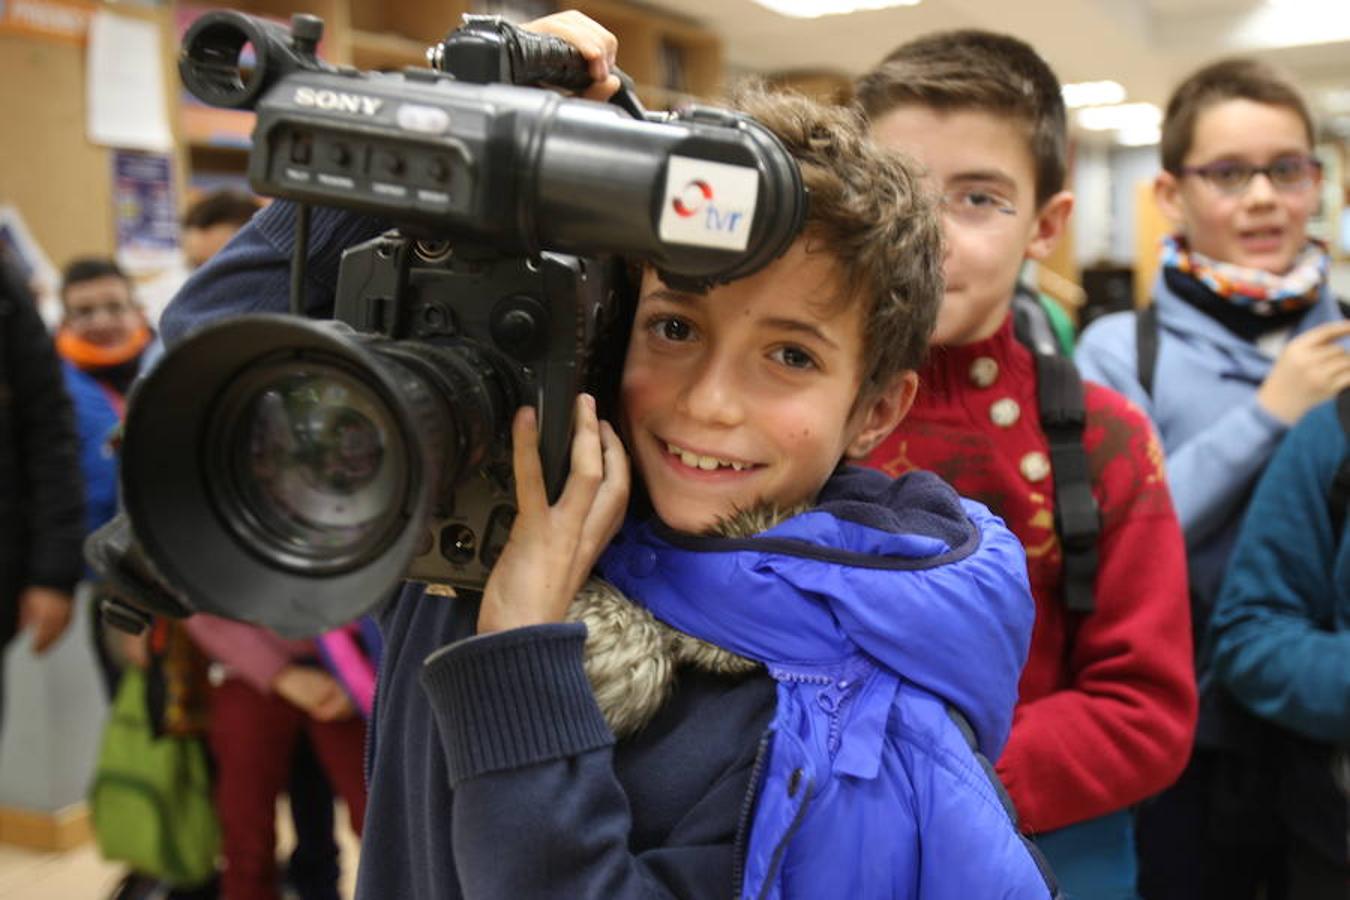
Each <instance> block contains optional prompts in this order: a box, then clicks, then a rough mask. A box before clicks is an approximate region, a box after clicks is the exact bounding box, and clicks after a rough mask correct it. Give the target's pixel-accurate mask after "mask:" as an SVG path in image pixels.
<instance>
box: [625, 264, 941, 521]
mask: <svg viewBox="0 0 1350 900" xmlns="http://www.w3.org/2000/svg"><path fill="white" fill-rule="evenodd" d="M806 247H807V244H806V240H805V239H798V240H797V242H796V243H795V244H794V245H793V246H792V248H791V249H790V250H789V251H788V252H787V254H785V255H784V256H783V257H782V258H781V259H779V260H777V261H775V262H774V263H771V264H770V265H769V266H767V267H766V268H764V269H762V270H760V271H759V272H757V273H755V274H754V275H752V276H750V277H749V278H744V279H741V280H739V281H735V282H732V283H731V284H727V285H719V286H717V287H715V288H713V289H711V290H710V291H708V292H707V293H705V294H691V293H684V292H681V291H676V290H673V289H671V288H669V287H667V286H666V285H665V284H663V283H662V282H661V280H660V279H659V278H658V277H657V276H656V274H655V273H654V272H652V271H650V270H648V271H646V272H644V274H643V278H642V290H641V295H640V298H639V300H638V307H637V314H636V318H635V319H634V323H633V334H632V337H631V340H630V341H629V347H628V357H627V359H626V361H625V363H624V373H623V384H622V391H621V405H622V425H623V432H624V436H625V438H626V442H627V444H628V451H629V453H630V454H631V456H632V458H633V461H634V463H635V465H636V467H637V470H638V472H639V473H640V474H641V476H642V480H643V482H644V484H645V486H646V489H647V493H648V496H649V497H650V499H651V502H652V506H653V508H654V510H655V511H656V514H657V515H658V516H660V517H661V519H662V520H663V521H664V522H665V523H666V524H667V525H669V526H671V527H672V528H676V529H679V530H681V531H688V532H701V531H705V530H707V529H708V528H710V527H712V526H713V525H714V524H716V522H717V520H718V519H719V518H723V517H726V516H729V515H731V514H732V513H734V512H735V511H736V510H737V509H745V508H749V507H753V506H756V505H758V504H760V503H765V502H768V503H775V504H778V505H779V506H791V505H794V504H797V503H801V502H810V501H812V500H813V499H814V498H815V496H816V494H817V493H819V491H820V488H821V487H822V486H823V485H824V484H825V481H826V479H828V478H829V476H830V473H831V472H833V471H834V468H835V467H836V466H837V465H838V463H839V461H840V460H841V459H842V458H844V457H845V456H848V457H858V456H862V455H865V454H866V453H867V452H868V451H869V450H871V449H872V447H873V446H875V445H876V443H877V442H878V441H880V440H881V439H882V438H883V437H885V436H886V435H887V434H888V433H890V431H891V430H892V429H893V428H894V427H895V425H896V424H897V423H898V422H899V420H900V418H901V417H902V415H903V414H904V412H905V411H906V410H908V408H909V404H910V403H911V402H912V400H913V396H914V385H915V377H914V374H913V373H912V372H907V373H905V374H904V375H903V376H901V377H900V378H898V379H897V380H896V381H895V382H894V383H893V384H892V385H890V386H889V387H887V388H886V389H884V390H880V391H872V392H869V394H868V395H867V396H866V397H863V398H862V401H861V402H859V388H860V387H861V386H862V383H863V375H864V362H863V323H864V309H863V307H864V304H863V303H862V302H861V301H859V300H856V299H848V300H845V299H844V298H842V297H841V292H842V291H843V284H842V280H841V279H840V277H839V275H838V271H837V264H836V263H835V260H834V257H833V256H832V255H831V254H829V253H826V252H824V251H813V252H808V251H807V249H806ZM873 394H875V396H873Z"/></svg>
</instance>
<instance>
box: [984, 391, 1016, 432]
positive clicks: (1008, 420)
mask: <svg viewBox="0 0 1350 900" xmlns="http://www.w3.org/2000/svg"><path fill="white" fill-rule="evenodd" d="M1020 418H1022V407H1020V406H1018V405H1017V401H1016V400H1014V399H1013V398H1011V397H1004V398H1003V399H1002V400H995V401H994V403H993V405H992V406H990V407H989V420H990V421H991V422H993V423H994V424H995V425H997V426H998V427H999V428H1011V427H1013V426H1014V425H1016V424H1017V420H1018V419H1020Z"/></svg>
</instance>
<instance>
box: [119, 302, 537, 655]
mask: <svg viewBox="0 0 1350 900" xmlns="http://www.w3.org/2000/svg"><path fill="white" fill-rule="evenodd" d="M512 384H513V382H512V376H510V375H509V374H508V373H507V372H505V371H504V370H503V369H502V368H501V366H500V364H499V363H497V362H494V357H492V356H491V354H487V353H485V352H483V351H480V350H479V349H476V348H475V345H474V344H473V343H472V342H462V343H457V344H450V345H436V344H431V343H427V342H422V341H416V340H404V341H393V340H387V339H383V338H375V337H372V336H368V335H361V334H357V333H353V332H351V331H350V330H349V329H347V328H346V327H345V326H341V325H340V324H339V323H322V322H312V321H308V320H304V319H296V318H294V317H290V316H268V315H258V316H242V317H240V318H237V319H232V320H229V321H226V322H220V323H216V324H214V325H212V326H210V327H207V328H204V329H202V330H201V331H199V332H197V333H195V334H193V335H192V336H191V337H189V338H188V339H187V340H185V341H184V342H183V344H182V345H180V346H179V347H176V348H174V350H172V351H171V352H170V353H168V354H167V355H165V357H164V358H163V359H162V360H161V361H160V363H159V365H158V366H157V367H156V368H155V370H154V371H153V372H151V373H150V375H148V376H147V377H146V378H145V379H144V380H143V381H142V382H141V383H140V385H139V387H138V388H137V393H136V395H135V399H134V400H133V402H132V404H131V406H130V409H129V410H128V413H127V426H126V439H125V442H124V447H123V452H124V456H123V470H122V473H123V486H124V497H125V498H126V507H127V513H128V515H129V516H130V518H131V522H132V526H133V528H134V529H135V532H136V535H137V537H138V538H139V539H140V542H141V545H142V547H143V548H144V550H145V554H146V557H147V559H148V560H150V561H151V562H152V564H153V565H154V566H155V568H156V570H157V571H158V572H159V573H160V574H161V575H162V576H163V577H164V578H165V580H167V581H168V582H169V583H170V584H172V585H173V586H174V587H175V588H177V589H178V590H179V591H180V592H181V593H182V595H183V596H184V597H185V598H186V602H187V603H188V605H189V606H191V608H193V609H194V610H196V611H198V612H208V613H214V614H217V615H226V616H230V617H233V618H240V619H243V620H245V621H250V622H255V623H258V624H261V625H266V626H268V627H269V628H272V629H274V630H276V631H279V632H281V633H283V634H287V635H304V634H313V633H315V632H316V631H318V630H322V629H323V628H332V627H336V626H337V625H340V624H343V623H345V622H348V621H351V620H352V619H353V618H355V617H356V616H358V615H361V614H362V613H364V612H366V611H368V610H369V609H371V608H372V607H373V606H374V605H375V604H377V603H379V601H380V600H381V599H382V598H383V597H385V596H387V594H388V591H389V589H390V587H391V586H392V585H394V584H395V583H397V581H398V579H399V578H400V577H402V576H404V575H405V574H406V573H407V572H408V567H409V563H410V561H411V560H412V559H413V557H414V555H415V554H417V553H419V552H426V548H429V547H432V546H437V547H439V546H440V544H439V543H437V541H436V538H437V537H439V535H432V534H431V533H430V532H429V530H428V523H429V521H430V518H431V514H432V512H433V510H434V509H436V508H439V507H440V506H441V505H443V504H444V502H445V499H446V497H448V496H450V495H451V493H452V492H454V491H458V490H460V489H464V490H470V491H472V490H483V489H485V488H483V485H485V484H487V482H488V479H485V478H476V479H468V478H466V476H467V475H469V474H470V473H472V472H477V471H479V470H480V467H481V466H483V465H486V464H485V463H484V459H485V457H487V456H488V455H489V454H498V455H500V451H501V448H503V447H506V446H507V444H506V443H505V435H506V433H507V429H508V427H509V424H510V420H511V414H512V412H513V411H514V410H515V408H516V407H517V406H518V405H519V404H520V400H521V398H520V397H519V392H518V391H517V390H516V389H515V388H514V387H512ZM441 543H443V541H442V542H441ZM480 543H481V541H480V540H477V539H476V538H475V536H474V535H473V534H472V533H470V534H468V536H467V537H466V538H463V539H462V540H459V541H458V545H459V546H457V547H456V548H455V549H457V550H460V551H463V552H467V553H468V554H469V556H470V559H469V560H463V559H459V558H456V557H455V556H454V555H453V554H452V553H448V552H447V553H445V558H446V560H447V561H448V562H450V563H458V564H465V565H467V564H468V562H471V561H473V560H475V559H476V558H477V554H478V553H479V552H480V547H479V545H480Z"/></svg>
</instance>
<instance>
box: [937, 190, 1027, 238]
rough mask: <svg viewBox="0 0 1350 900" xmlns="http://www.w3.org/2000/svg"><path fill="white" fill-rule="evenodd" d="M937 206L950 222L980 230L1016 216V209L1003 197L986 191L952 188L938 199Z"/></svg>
mask: <svg viewBox="0 0 1350 900" xmlns="http://www.w3.org/2000/svg"><path fill="white" fill-rule="evenodd" d="M938 205H939V206H940V207H941V208H942V211H943V213H945V214H946V215H947V217H948V218H950V219H951V220H952V221H954V222H957V223H959V224H961V225H969V226H971V227H972V228H980V227H984V226H988V225H992V224H994V223H995V222H998V221H1001V220H1002V217H1004V216H1015V215H1017V207H1015V206H1013V205H1012V202H1011V201H1009V200H1008V199H1007V198H1005V197H1000V196H999V195H998V194H995V193H993V192H992V191H987V190H978V189H975V188H952V189H951V190H949V191H943V192H942V194H941V195H940V196H939V197H938Z"/></svg>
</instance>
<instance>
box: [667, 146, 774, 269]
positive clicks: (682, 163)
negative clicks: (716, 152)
mask: <svg viewBox="0 0 1350 900" xmlns="http://www.w3.org/2000/svg"><path fill="white" fill-rule="evenodd" d="M758 196H759V172H758V171H756V170H755V169H753V168H749V167H747V166H732V165H728V164H726V163H719V162H711V161H709V160H704V159H693V158H690V157H685V156H672V157H671V158H670V163H669V166H668V168H667V171H666V195H665V203H664V204H663V205H662V212H661V222H660V235H661V240H663V241H669V242H670V243H674V244H692V245H695V246H699V247H717V248H720V249H725V250H744V249H745V248H746V245H747V244H748V243H749V239H750V225H751V224H752V222H753V220H754V216H755V205H756V201H757V200H758Z"/></svg>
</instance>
